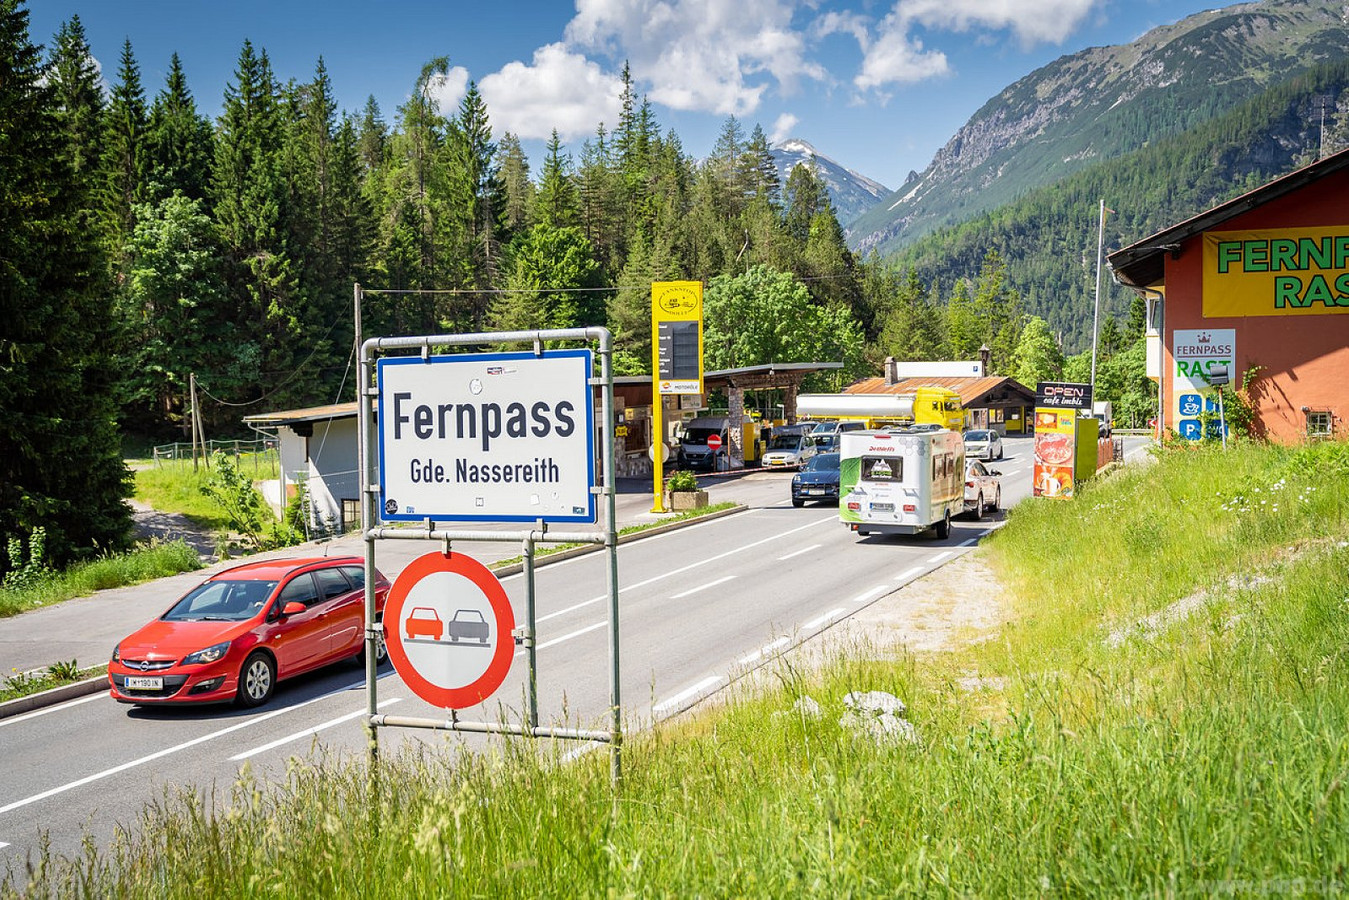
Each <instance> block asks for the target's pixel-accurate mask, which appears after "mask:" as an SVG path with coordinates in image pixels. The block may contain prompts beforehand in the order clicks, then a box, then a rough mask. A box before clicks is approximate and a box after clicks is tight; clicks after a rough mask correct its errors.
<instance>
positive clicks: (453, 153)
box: [446, 81, 505, 329]
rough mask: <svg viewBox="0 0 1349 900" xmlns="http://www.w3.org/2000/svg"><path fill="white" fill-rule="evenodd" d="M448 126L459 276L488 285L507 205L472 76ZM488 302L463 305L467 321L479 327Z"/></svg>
mask: <svg viewBox="0 0 1349 900" xmlns="http://www.w3.org/2000/svg"><path fill="white" fill-rule="evenodd" d="M452 126H453V127H452V128H451V129H450V132H449V137H448V140H447V142H446V150H447V153H448V158H447V164H448V172H447V177H448V179H449V185H450V191H449V202H450V212H451V214H452V215H453V216H454V217H455V218H456V219H457V221H458V222H459V226H460V235H461V238H462V240H463V243H462V244H461V246H460V248H459V249H460V250H461V251H462V252H461V253H459V254H456V256H457V257H458V259H457V262H458V264H459V272H458V279H457V280H458V281H459V283H460V284H461V285H462V286H463V287H469V288H477V289H487V288H491V287H493V286H494V285H495V284H496V283H497V279H498V275H499V272H500V269H501V259H500V257H501V226H500V221H499V219H500V216H501V214H502V212H503V211H504V208H505V190H504V188H503V186H502V184H501V176H500V172H499V171H498V168H497V160H496V152H497V148H496V144H495V143H494V142H493V141H492V126H491V124H490V123H489V121H488V116H487V104H486V103H484V102H483V99H482V94H480V93H479V92H478V86H477V85H476V84H474V83H473V82H471V81H470V82H469V84H468V90H467V91H466V92H465V94H464V98H463V99H462V100H461V101H460V102H459V114H458V116H456V117H455V119H454V121H453V122H452ZM479 296H481V297H486V296H487V295H479ZM487 307H488V304H487V303H486V302H485V301H483V300H479V301H478V302H476V303H474V304H473V305H472V306H471V307H470V308H469V309H468V310H467V312H468V314H469V317H470V318H469V320H468V322H467V324H468V325H469V326H470V327H472V328H475V329H479V328H481V327H482V325H483V322H484V320H485V317H486V313H487Z"/></svg>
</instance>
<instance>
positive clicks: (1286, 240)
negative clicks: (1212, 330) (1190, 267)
mask: <svg viewBox="0 0 1349 900" xmlns="http://www.w3.org/2000/svg"><path fill="white" fill-rule="evenodd" d="M1326 313H1349V229H1344V228H1328V227H1322V228H1278V229H1269V230H1265V231H1210V232H1207V233H1206V234H1205V235H1204V317H1205V318H1215V317H1222V316H1319V315H1325V314H1326Z"/></svg>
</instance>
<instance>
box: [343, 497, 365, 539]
mask: <svg viewBox="0 0 1349 900" xmlns="http://www.w3.org/2000/svg"><path fill="white" fill-rule="evenodd" d="M360 526H361V503H360V501H359V500H356V499H354V498H349V497H344V498H343V499H342V531H344V532H346V531H354V530H356V529H357V528H359V527H360Z"/></svg>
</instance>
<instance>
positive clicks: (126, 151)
mask: <svg viewBox="0 0 1349 900" xmlns="http://www.w3.org/2000/svg"><path fill="white" fill-rule="evenodd" d="M147 125H148V119H147V115H146V110H145V91H144V90H143V89H142V87H141V72H140V66H139V65H138V64H137V63H136V56H135V54H134V53H132V52H131V41H130V40H129V39H128V40H127V41H126V42H124V43H123V44H122V60H121V65H120V67H119V68H118V72H117V84H116V85H114V86H113V89H112V98H111V100H110V101H109V103H108V110H107V114H106V116H105V117H104V127H103V156H102V167H103V190H102V197H101V200H102V203H101V206H102V211H103V229H104V240H105V241H106V245H107V248H108V252H109V255H110V257H111V258H112V259H113V262H114V265H115V266H116V268H117V270H118V271H124V270H125V249H124V248H125V246H126V243H127V241H128V240H129V239H130V237H131V231H132V229H133V228H134V227H135V224H136V218H135V212H134V207H135V205H136V204H137V203H142V202H144V201H145V199H146V193H147V192H146V182H145V174H146V168H147V167H146V156H147V154H146V148H145V139H146V128H147Z"/></svg>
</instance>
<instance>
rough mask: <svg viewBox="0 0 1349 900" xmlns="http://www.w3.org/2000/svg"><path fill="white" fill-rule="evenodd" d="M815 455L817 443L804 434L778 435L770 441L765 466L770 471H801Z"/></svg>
mask: <svg viewBox="0 0 1349 900" xmlns="http://www.w3.org/2000/svg"><path fill="white" fill-rule="evenodd" d="M814 455H815V442H814V441H812V440H811V439H810V437H809V436H807V435H804V434H799V433H798V434H790V433H789V434H776V435H774V436H773V437H772V438H771V439H769V441H768V449H767V450H766V451H764V455H763V465H764V467H765V468H768V469H786V468H791V469H799V468H801V464H802V463H804V462H805V461H806V460H808V459H810V458H811V457H812V456H814Z"/></svg>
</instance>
